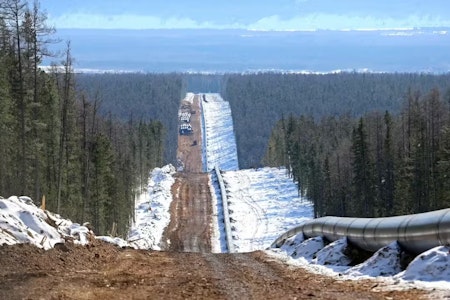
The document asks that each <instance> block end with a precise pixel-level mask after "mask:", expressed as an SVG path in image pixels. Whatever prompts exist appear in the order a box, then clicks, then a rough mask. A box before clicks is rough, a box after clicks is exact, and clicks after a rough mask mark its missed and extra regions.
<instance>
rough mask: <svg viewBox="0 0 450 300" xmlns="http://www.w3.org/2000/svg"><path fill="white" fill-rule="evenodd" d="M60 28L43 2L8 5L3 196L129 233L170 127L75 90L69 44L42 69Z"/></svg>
mask: <svg viewBox="0 0 450 300" xmlns="http://www.w3.org/2000/svg"><path fill="white" fill-rule="evenodd" d="M54 31H55V29H54V28H52V27H50V26H48V25H47V24H46V15H45V13H43V12H42V11H41V10H40V7H39V3H38V2H37V1H35V2H33V3H32V4H30V3H28V1H23V0H4V1H2V2H1V4H0V65H1V68H0V141H1V142H2V146H1V147H0V157H1V164H0V193H1V195H29V196H31V197H32V198H33V199H35V200H40V199H41V198H42V196H44V195H45V196H46V204H47V205H46V208H47V209H48V210H50V211H54V212H57V213H59V214H62V215H63V216H64V217H68V218H70V219H72V220H73V221H76V222H85V221H89V222H91V224H92V225H93V227H94V230H95V231H96V232H97V233H100V234H105V233H107V232H108V231H111V228H114V227H115V228H117V230H118V231H117V233H118V234H122V235H123V234H126V232H127V228H128V225H129V223H130V218H131V217H132V215H133V213H134V196H135V193H136V192H137V190H138V189H139V188H141V187H142V186H145V185H146V180H147V176H148V172H149V171H150V169H151V168H153V167H156V166H161V164H162V161H163V153H164V137H165V129H164V127H163V125H162V123H161V122H159V121H154V120H150V119H148V118H144V117H142V116H139V117H136V118H128V119H127V120H123V119H119V118H118V117H117V116H115V115H114V114H112V113H109V114H107V113H106V114H105V113H102V112H103V111H102V101H101V96H99V95H100V94H97V96H95V97H91V96H90V95H88V94H87V93H86V92H80V90H78V89H77V88H76V82H77V80H76V74H75V72H74V69H73V57H72V55H71V50H70V43H67V45H66V47H65V49H64V51H63V55H62V56H61V57H60V58H59V59H60V60H61V62H60V63H58V64H55V65H54V66H52V68H51V69H50V70H46V71H44V70H43V69H42V68H40V67H39V66H40V64H41V61H42V59H43V57H44V56H48V55H52V54H51V53H49V51H48V50H47V46H48V45H49V43H53V42H55V41H54V40H53V38H52V35H53V33H54ZM55 59H56V58H55ZM130 105H132V104H130Z"/></svg>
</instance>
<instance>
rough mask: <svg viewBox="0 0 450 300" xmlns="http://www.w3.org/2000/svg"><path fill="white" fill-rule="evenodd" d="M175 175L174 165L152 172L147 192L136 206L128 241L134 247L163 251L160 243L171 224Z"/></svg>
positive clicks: (138, 200) (141, 196) (140, 197)
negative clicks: (165, 230)
mask: <svg viewBox="0 0 450 300" xmlns="http://www.w3.org/2000/svg"><path fill="white" fill-rule="evenodd" d="M173 174H175V168H174V167H173V166H172V165H166V166H164V167H162V168H155V169H154V170H153V171H152V172H151V174H150V179H149V183H148V188H147V192H146V193H143V194H141V195H140V196H139V197H138V199H137V201H136V204H135V221H134V223H133V225H132V226H131V229H130V231H129V235H128V241H129V243H130V244H131V245H133V246H134V247H136V248H139V249H154V250H161V249H160V247H159V243H160V241H161V237H162V234H163V232H164V229H165V228H166V227H167V225H169V222H170V211H169V209H170V204H171V203H172V192H171V189H172V185H173V183H174V182H175V179H174V178H173V176H172V175H173Z"/></svg>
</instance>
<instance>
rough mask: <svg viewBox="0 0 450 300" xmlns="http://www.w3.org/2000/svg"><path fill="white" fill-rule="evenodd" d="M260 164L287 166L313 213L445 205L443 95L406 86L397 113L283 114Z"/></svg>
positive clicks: (447, 123) (449, 178) (448, 103)
mask: <svg viewBox="0 0 450 300" xmlns="http://www.w3.org/2000/svg"><path fill="white" fill-rule="evenodd" d="M265 162H266V163H267V164H268V165H284V166H287V167H288V168H289V169H290V170H291V172H292V176H293V178H294V180H295V181H298V182H299V188H300V190H301V193H302V194H303V195H306V196H307V197H308V198H309V199H310V200H311V201H312V202H313V203H314V210H315V215H316V216H317V217H318V216H325V215H338V216H356V217H381V216H392V215H402V214H411V213H420V212H426V211H430V210H436V209H441V208H447V207H449V206H450V93H448V92H447V93H444V94H442V93H441V92H439V90H438V89H432V90H431V91H429V92H428V93H426V94H421V93H419V92H417V91H412V90H409V92H408V94H407V97H406V98H405V99H404V100H403V102H402V105H401V110H400V111H399V112H398V113H390V112H389V111H385V112H372V113H367V114H364V115H363V116H361V117H359V118H355V117H351V116H349V115H346V116H339V117H336V116H328V117H323V118H320V119H319V120H316V119H315V118H313V116H311V115H309V116H308V115H304V116H300V117H296V116H293V115H289V116H287V117H286V118H283V119H281V120H280V121H279V122H278V123H277V125H276V126H275V128H274V130H273V132H272V135H271V138H270V142H269V146H268V149H267V153H266V156H265Z"/></svg>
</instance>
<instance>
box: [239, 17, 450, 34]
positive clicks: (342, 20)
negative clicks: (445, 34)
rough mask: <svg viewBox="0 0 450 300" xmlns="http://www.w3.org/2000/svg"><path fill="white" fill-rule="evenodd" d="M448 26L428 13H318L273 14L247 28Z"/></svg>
mask: <svg viewBox="0 0 450 300" xmlns="http://www.w3.org/2000/svg"><path fill="white" fill-rule="evenodd" d="M449 26H450V20H447V19H445V20H444V19H442V18H440V17H431V16H428V15H426V16H417V15H410V16H408V17H407V18H399V19H395V18H374V17H372V16H349V15H338V14H323V13H318V14H308V15H304V16H296V17H293V18H290V19H282V18H280V17H279V16H278V15H273V16H269V17H264V18H262V19H260V20H258V21H257V22H255V23H253V24H250V25H249V26H248V28H249V29H251V30H316V29H330V30H354V29H359V30H363V29H399V28H414V27H449Z"/></svg>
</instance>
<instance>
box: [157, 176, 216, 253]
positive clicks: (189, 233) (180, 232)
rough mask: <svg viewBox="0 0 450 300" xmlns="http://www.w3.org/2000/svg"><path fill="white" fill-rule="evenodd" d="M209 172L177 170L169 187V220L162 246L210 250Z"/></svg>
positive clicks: (190, 250) (182, 250)
mask: <svg viewBox="0 0 450 300" xmlns="http://www.w3.org/2000/svg"><path fill="white" fill-rule="evenodd" d="M208 180H209V179H208V174H204V173H178V174H177V175H176V179H175V183H174V184H173V186H172V195H173V201H172V204H171V207H170V211H171V220H170V224H169V226H168V227H167V229H166V231H165V233H164V235H163V238H162V242H161V249H164V250H169V251H178V252H211V235H210V230H211V229H210V224H211V213H212V206H211V193H210V192H209V186H208Z"/></svg>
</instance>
